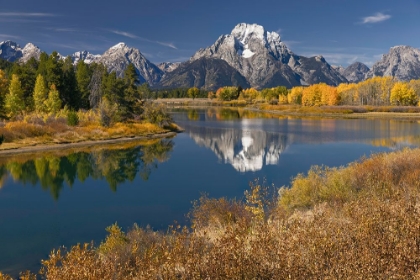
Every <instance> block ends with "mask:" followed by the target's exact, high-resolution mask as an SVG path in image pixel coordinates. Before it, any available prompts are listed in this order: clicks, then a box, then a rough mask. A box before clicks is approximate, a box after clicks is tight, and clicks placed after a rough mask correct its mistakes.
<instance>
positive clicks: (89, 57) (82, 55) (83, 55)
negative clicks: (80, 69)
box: [71, 51, 101, 65]
mask: <svg viewBox="0 0 420 280" xmlns="http://www.w3.org/2000/svg"><path fill="white" fill-rule="evenodd" d="M71 58H72V60H73V63H74V64H75V65H76V64H77V63H78V62H79V60H83V61H84V62H85V63H86V64H91V63H92V62H96V61H98V60H99V59H100V58H101V55H100V54H91V53H90V52H88V51H80V52H75V53H74V54H72V55H71Z"/></svg>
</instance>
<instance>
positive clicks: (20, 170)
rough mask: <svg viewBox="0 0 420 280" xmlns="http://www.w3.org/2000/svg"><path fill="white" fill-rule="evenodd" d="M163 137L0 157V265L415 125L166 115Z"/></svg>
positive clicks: (398, 135)
mask: <svg viewBox="0 0 420 280" xmlns="http://www.w3.org/2000/svg"><path fill="white" fill-rule="evenodd" d="M173 117H174V119H175V121H176V122H177V123H178V124H179V125H180V126H181V127H183V128H184V129H185V132H183V133H180V134H178V135H177V136H176V137H174V138H171V139H163V140H157V141H151V142H150V143H147V145H146V144H145V143H124V144H117V145H111V146H97V147H91V148H89V149H79V150H74V149H73V150H60V151H49V152H47V153H35V154H20V155H15V156H7V157H6V156H2V157H0V176H1V180H0V271H2V272H4V273H9V274H12V275H15V276H16V275H18V272H19V271H22V270H26V269H31V270H33V271H36V270H38V269H39V267H40V260H41V259H46V258H47V257H48V254H49V252H50V251H51V249H53V248H58V247H59V246H62V245H65V246H71V245H74V244H77V243H84V242H90V241H91V240H93V241H94V242H95V244H99V242H100V241H101V240H103V239H104V237H105V236H106V231H105V228H106V227H107V226H109V225H111V224H113V223H115V222H117V223H118V225H119V226H121V227H122V228H123V230H127V229H129V228H130V227H131V226H132V225H133V224H134V223H137V224H138V225H140V226H150V227H152V228H153V229H156V230H165V229H167V227H168V226H169V225H171V224H173V223H174V222H175V221H176V222H177V223H180V224H186V223H188V220H187V219H186V217H185V215H186V214H187V213H188V211H189V210H190V209H191V206H192V202H193V201H194V200H198V199H199V198H200V196H201V195H203V194H204V193H206V194H208V195H209V196H210V197H222V196H224V197H228V198H233V197H236V198H242V196H243V193H244V191H245V190H246V189H247V188H248V185H249V182H250V181H254V180H256V179H258V180H259V181H260V182H261V183H264V184H266V185H270V186H271V185H274V186H275V187H281V186H284V185H286V186H287V185H289V183H290V180H291V178H292V177H294V176H296V175H297V174H298V173H305V172H307V171H308V170H309V168H310V167H311V166H312V165H327V166H343V165H346V164H348V163H350V162H352V161H355V160H359V159H360V158H362V157H363V156H369V155H371V154H373V153H378V152H388V151H392V150H396V149H401V148H405V147H408V148H413V147H419V146H420V125H419V123H418V122H417V121H397V120H389V119H388V120H380V119H348V120H347V119H309V118H308V119H304V118H285V117H279V116H273V115H267V114H259V113H254V112H249V111H245V110H227V109H214V108H211V109H206V110H196V109H191V110H178V111H173Z"/></svg>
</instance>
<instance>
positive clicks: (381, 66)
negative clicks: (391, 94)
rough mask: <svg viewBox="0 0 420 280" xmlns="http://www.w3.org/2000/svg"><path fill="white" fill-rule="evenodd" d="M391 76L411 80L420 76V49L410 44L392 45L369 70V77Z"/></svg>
mask: <svg viewBox="0 0 420 280" xmlns="http://www.w3.org/2000/svg"><path fill="white" fill-rule="evenodd" d="M373 76H391V77H395V78H396V79H397V80H401V81H409V80H411V79H419V78H420V50H419V49H416V48H413V47H409V46H396V47H392V48H391V49H390V51H389V53H387V54H385V55H383V56H382V59H381V60H379V61H378V62H376V63H375V64H374V65H373V66H372V69H371V70H370V71H369V72H368V74H367V77H369V78H370V77H373Z"/></svg>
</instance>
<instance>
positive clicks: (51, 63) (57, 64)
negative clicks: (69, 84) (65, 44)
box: [44, 51, 63, 91]
mask: <svg viewBox="0 0 420 280" xmlns="http://www.w3.org/2000/svg"><path fill="white" fill-rule="evenodd" d="M45 68H46V72H47V73H46V76H44V77H45V79H46V80H47V83H48V86H49V87H51V85H53V84H54V85H55V87H56V88H57V90H59V91H60V90H61V89H62V86H63V70H62V61H61V60H60V58H59V56H58V53H57V52H56V51H54V52H53V53H52V54H51V55H50V56H49V57H48V61H47V63H46V65H45Z"/></svg>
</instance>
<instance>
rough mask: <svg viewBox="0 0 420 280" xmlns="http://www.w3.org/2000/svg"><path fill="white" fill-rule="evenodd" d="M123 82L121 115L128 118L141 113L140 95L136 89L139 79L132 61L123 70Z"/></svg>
mask: <svg viewBox="0 0 420 280" xmlns="http://www.w3.org/2000/svg"><path fill="white" fill-rule="evenodd" d="M124 84H125V89H124V98H123V99H122V100H121V101H122V102H121V109H122V117H123V119H129V118H133V116H134V115H140V114H141V113H142V102H141V96H140V93H139V90H138V86H139V84H140V80H139V76H138V74H137V70H136V68H135V67H134V65H133V64H132V63H130V64H129V65H128V67H127V68H126V70H125V71H124Z"/></svg>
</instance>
